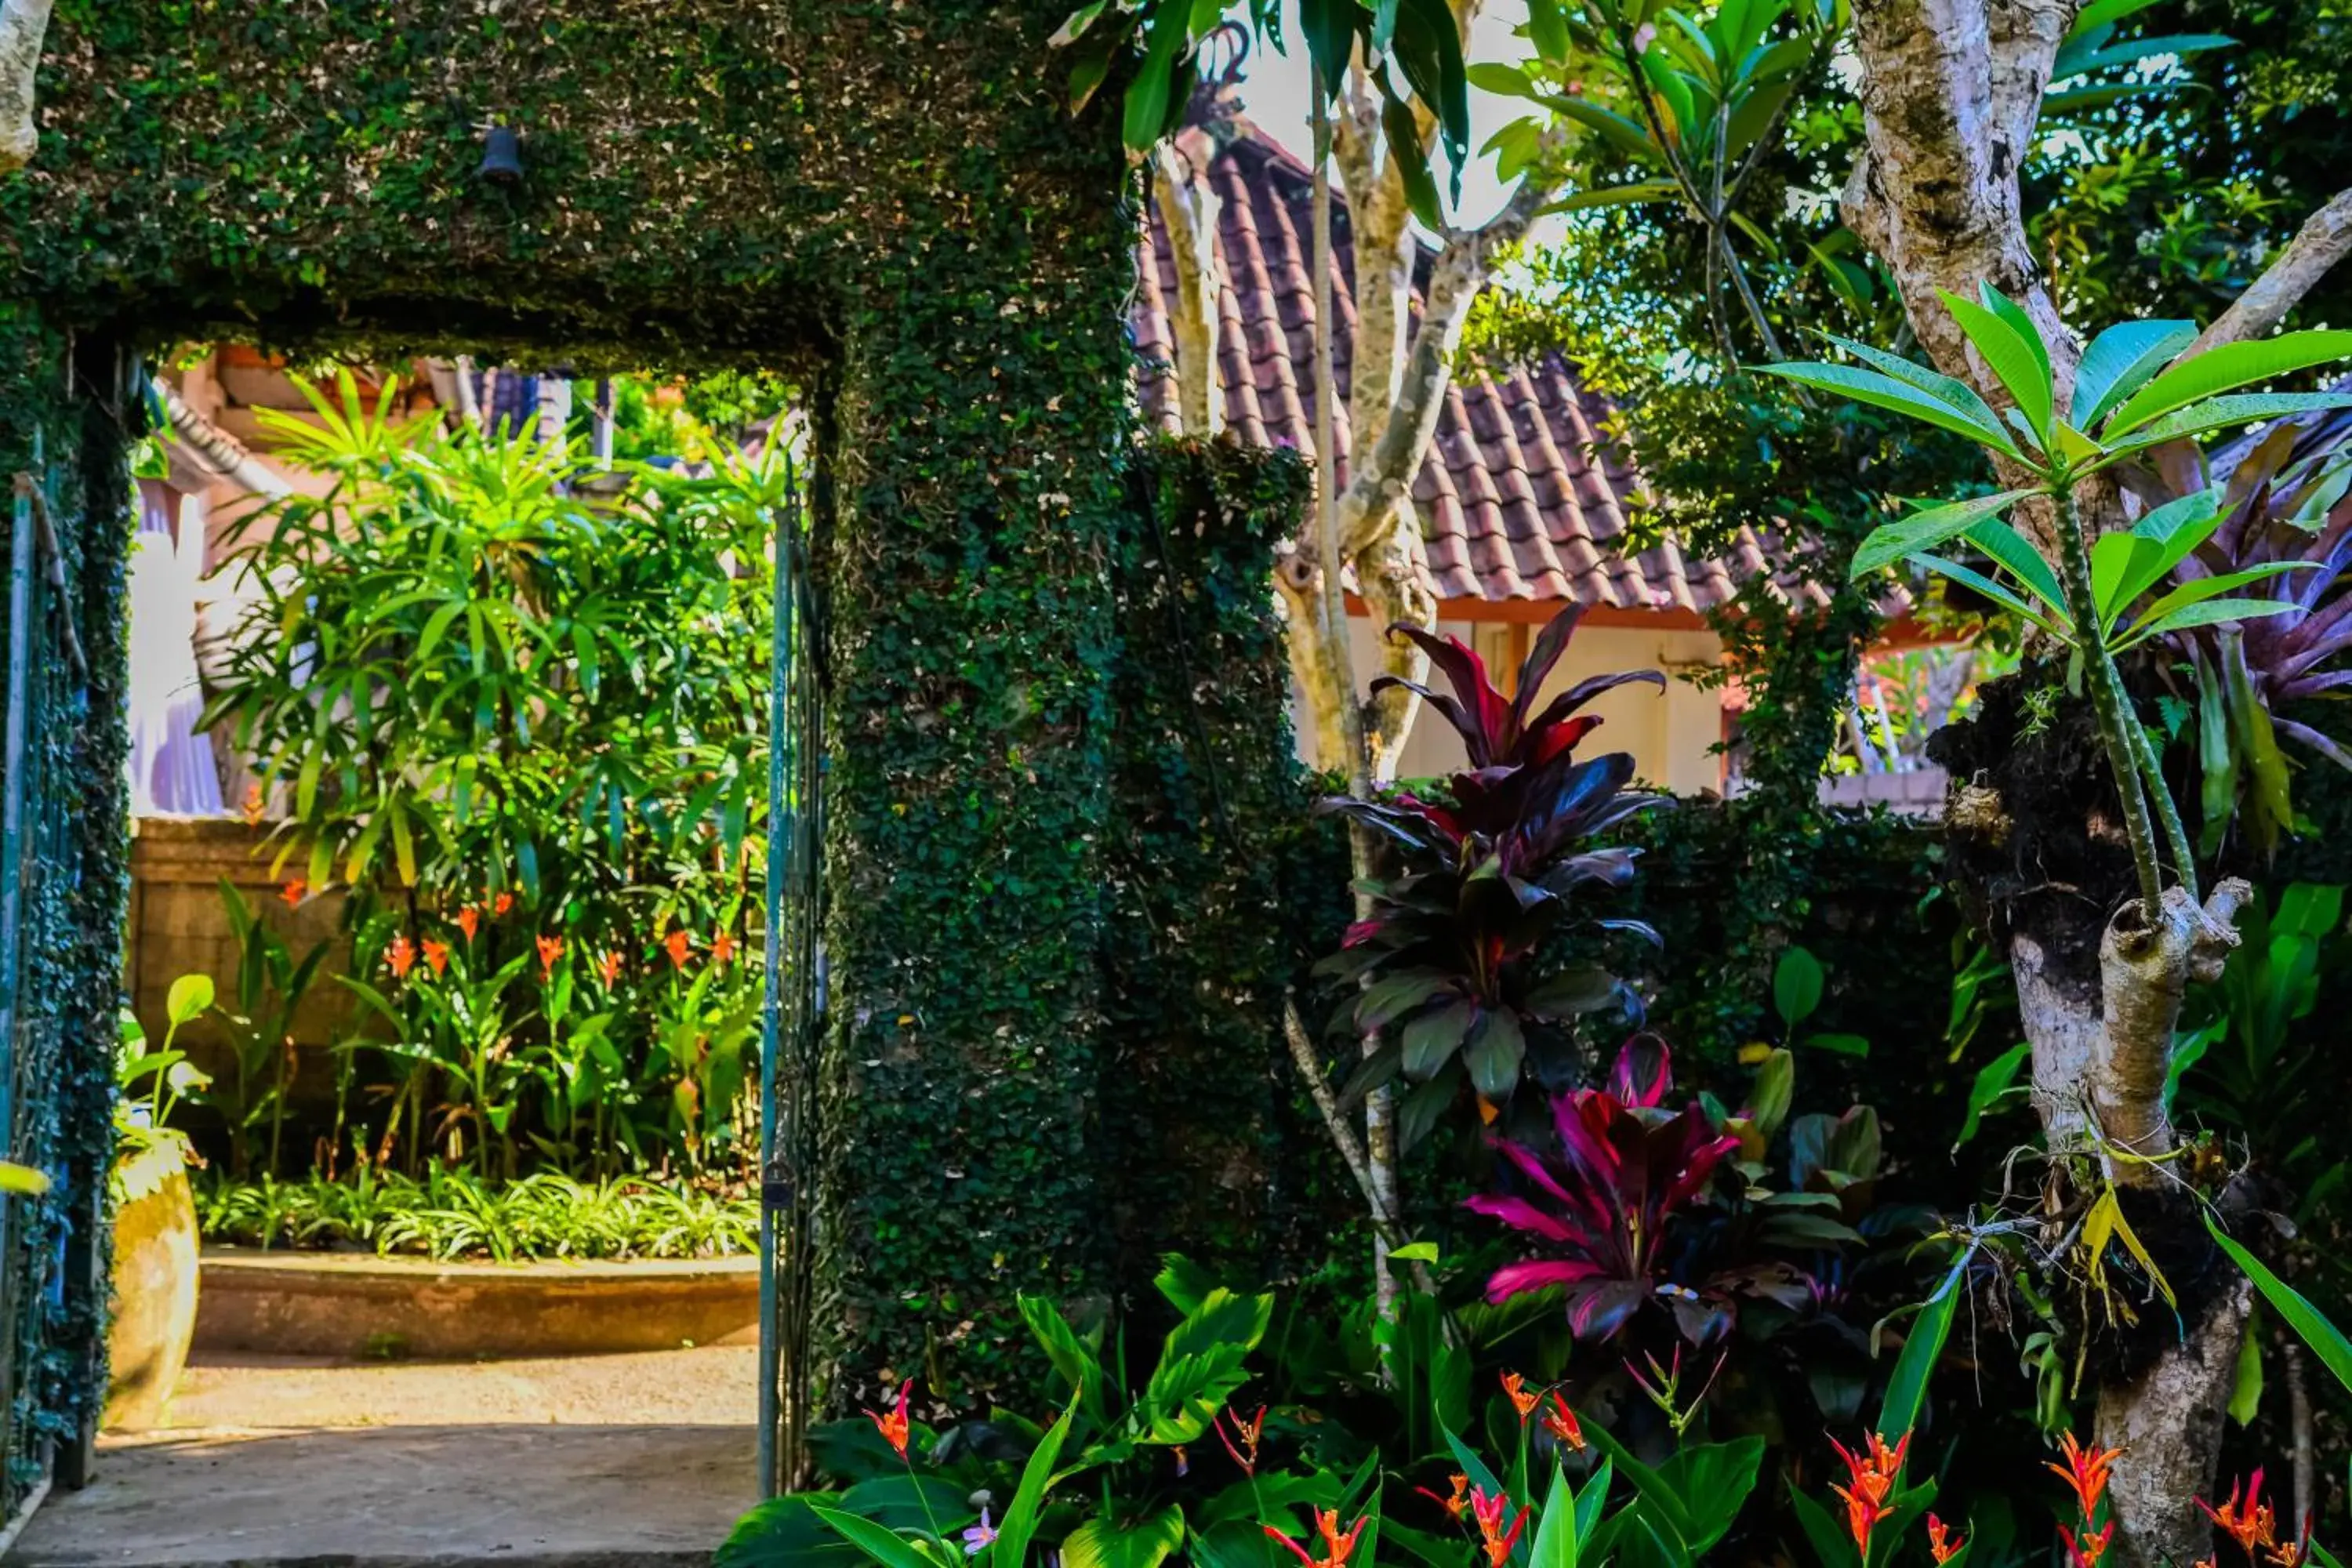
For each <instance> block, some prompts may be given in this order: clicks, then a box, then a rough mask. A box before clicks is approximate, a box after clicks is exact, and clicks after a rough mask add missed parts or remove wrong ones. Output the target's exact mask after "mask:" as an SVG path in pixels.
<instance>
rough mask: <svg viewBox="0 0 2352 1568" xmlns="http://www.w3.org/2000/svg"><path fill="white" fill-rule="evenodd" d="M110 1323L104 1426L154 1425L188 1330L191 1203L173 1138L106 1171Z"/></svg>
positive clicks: (192, 1289) (181, 1362)
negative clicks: (110, 1201)
mask: <svg viewBox="0 0 2352 1568" xmlns="http://www.w3.org/2000/svg"><path fill="white" fill-rule="evenodd" d="M114 1184H115V1192H116V1194H117V1202H116V1205H115V1210H114V1276H113V1284H114V1321H113V1324H112V1326H111V1327H110V1329H109V1330H108V1331H107V1337H106V1349H107V1358H108V1363H109V1367H110V1373H111V1379H110V1383H109V1384H108V1387H107V1393H106V1425H107V1426H111V1427H118V1428H122V1429H125V1430H130V1431H138V1430H141V1429H142V1428H145V1427H150V1426H159V1425H161V1424H162V1422H163V1406H164V1403H165V1401H167V1400H169V1399H170V1398H171V1396H172V1389H173V1385H174V1384H177V1383H178V1382H179V1381H180V1373H181V1370H182V1369H183V1368H184V1367H185V1366H186V1365H187V1364H188V1344H189V1342H190V1341H192V1340H193V1339H194V1337H195V1332H196V1250H197V1236H196V1201H195V1195H194V1193H193V1192H191V1191H190V1189H189V1186H188V1167H187V1161H186V1157H185V1155H184V1152H183V1149H182V1146H181V1144H180V1142H179V1141H178V1140H177V1139H174V1138H164V1139H159V1140H157V1141H156V1142H153V1143H152V1144H151V1145H149V1146H148V1147H146V1148H144V1149H132V1150H129V1151H126V1152H124V1153H123V1155H122V1156H121V1158H120V1159H118V1160H117V1161H116V1163H115V1167H114Z"/></svg>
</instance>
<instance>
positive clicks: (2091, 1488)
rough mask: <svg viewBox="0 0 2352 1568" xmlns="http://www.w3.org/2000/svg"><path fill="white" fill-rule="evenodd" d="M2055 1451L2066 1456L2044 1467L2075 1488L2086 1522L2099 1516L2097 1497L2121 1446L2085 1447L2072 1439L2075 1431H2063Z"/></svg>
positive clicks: (2105, 1485)
mask: <svg viewBox="0 0 2352 1568" xmlns="http://www.w3.org/2000/svg"><path fill="white" fill-rule="evenodd" d="M2058 1451H2059V1452H2060V1453H2062V1454H2063V1455H2065V1456H2066V1462H2065V1463H2064V1464H2063V1465H2054V1464H2053V1465H2046V1466H2045V1468H2047V1469H2048V1470H2049V1471H2050V1473H2051V1474H2052V1475H2054V1476H2056V1477H2057V1478H2058V1479H2060V1480H2062V1481H2064V1482H2065V1483H2066V1484H2067V1485H2068V1486H2070V1487H2072V1488H2073V1489H2074V1501H2075V1502H2076V1503H2077V1504H2079V1505H2080V1506H2081V1508H2082V1510H2083V1522H2084V1524H2088V1523H2090V1522H2091V1521H2093V1520H2095V1519H2096V1518H2098V1516H2099V1498H2100V1496H2101V1495H2102V1494H2103V1493H2105V1491H2106V1489H2107V1472H2108V1471H2109V1470H2110V1469H2112V1468H2115V1462H2116V1458H2118V1457H2119V1456H2120V1455H2121V1454H2122V1453H2123V1450H2122V1449H2121V1448H2102V1447H2099V1446H2098V1445H2097V1444H2096V1443H2094V1444H2092V1445H2091V1446H2090V1447H2087V1448H2085V1447H2083V1446H2082V1445H2081V1444H2080V1443H2077V1442H2076V1441H2074V1434H2073V1433H2072V1432H2062V1433H2060V1434H2059V1436H2058Z"/></svg>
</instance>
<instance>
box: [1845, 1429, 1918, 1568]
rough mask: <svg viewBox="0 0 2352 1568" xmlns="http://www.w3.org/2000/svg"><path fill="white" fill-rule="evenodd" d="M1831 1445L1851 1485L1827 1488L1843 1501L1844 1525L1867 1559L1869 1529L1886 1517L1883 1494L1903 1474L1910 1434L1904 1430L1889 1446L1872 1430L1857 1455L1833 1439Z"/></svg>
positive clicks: (1893, 1486) (1864, 1559)
mask: <svg viewBox="0 0 2352 1568" xmlns="http://www.w3.org/2000/svg"><path fill="white" fill-rule="evenodd" d="M1830 1447H1832V1448H1835V1449H1836V1450H1837V1451H1838V1458H1841V1459H1843V1460H1844V1461H1845V1468H1846V1471H1847V1479H1849V1480H1851V1481H1852V1482H1853V1485H1852V1486H1850V1487H1841V1486H1832V1487H1831V1488H1830V1490H1832V1491H1833V1492H1835V1493H1837V1495H1838V1496H1840V1497H1842V1498H1843V1499H1844V1500H1845V1527H1846V1531H1847V1532H1848V1533H1850V1534H1851V1535H1852V1536H1853V1543H1854V1546H1855V1548H1856V1549H1857V1550H1859V1551H1860V1552H1861V1553H1862V1558H1863V1561H1864V1562H1865V1563H1867V1562H1868V1561H1870V1532H1871V1531H1872V1529H1873V1528H1874V1527H1875V1526H1876V1525H1877V1523H1878V1521H1880V1520H1882V1519H1884V1518H1885V1517H1886V1497H1887V1494H1888V1493H1889V1492H1891V1491H1893V1490H1894V1489H1895V1477H1896V1476H1898V1475H1900V1474H1902V1473H1903V1457H1904V1455H1905V1454H1906V1452H1907V1451H1908V1450H1909V1449H1910V1447H1911V1434H1910V1433H1908V1432H1906V1433H1904V1434H1903V1436H1901V1437H1900V1438H1898V1439H1897V1440H1896V1441H1895V1447H1892V1448H1890V1447H1887V1446H1886V1439H1885V1438H1884V1437H1882V1436H1879V1435H1878V1434H1877V1433H1875V1432H1873V1433H1872V1434H1871V1435H1870V1443H1869V1446H1868V1447H1865V1448H1864V1450H1863V1451H1862V1452H1861V1453H1859V1454H1856V1453H1854V1452H1853V1451H1852V1450H1850V1449H1848V1448H1847V1447H1846V1446H1845V1445H1844V1444H1843V1443H1841V1442H1839V1441H1838V1440H1837V1439H1836V1438H1834V1437H1832V1438H1831V1439H1830Z"/></svg>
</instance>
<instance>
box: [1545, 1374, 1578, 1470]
mask: <svg viewBox="0 0 2352 1568" xmlns="http://www.w3.org/2000/svg"><path fill="white" fill-rule="evenodd" d="M1543 1429H1544V1430H1545V1431H1547V1432H1549V1433H1550V1434H1551V1436H1552V1441H1553V1442H1555V1443H1558V1444H1559V1445H1560V1446H1561V1447H1564V1448H1566V1449H1568V1450H1569V1451H1570V1453H1574V1454H1581V1453H1582V1452H1584V1426H1583V1424H1582V1423H1580V1422H1579V1421H1578V1420H1577V1418H1576V1412H1575V1411H1573V1410H1570V1408H1569V1407H1568V1401H1567V1400H1565V1399H1563V1398H1561V1397H1560V1394H1559V1390H1558V1389H1556V1388H1555V1389H1553V1390H1552V1392H1551V1408H1550V1409H1549V1410H1547V1411H1545V1412H1544V1413H1543Z"/></svg>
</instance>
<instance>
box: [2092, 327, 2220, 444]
mask: <svg viewBox="0 0 2352 1568" xmlns="http://www.w3.org/2000/svg"><path fill="white" fill-rule="evenodd" d="M2196 341H2197V323H2196V322H2194V321H2119V322H2117V323H2116V325H2114V326H2112V327H2109V328H2108V329H2107V330H2106V331H2104V332H2101V333H2100V334H2099V335H2098V336H2097V337H2095V338H2093V339H2092V340H2091V342H2090V346H2089V347H2087V348H2085V349H2084V351H2083V363H2081V364H2080V365H2079V366H2077V367H2076V368H2075V371H2074V416H2073V423H2074V426H2075V427H2076V428H2078V429H2083V430H2088V429H2090V428H2091V427H2093V426H2095V425H2097V424H2098V422H2099V421H2100V420H2101V419H2103V418H2105V416H2106V414H2107V411H2108V410H2109V409H2111V408H2113V407H2114V406H2115V405H2116V404H2118V403H2120V402H2121V401H2123V399H2125V398H2126V397H2128V396H2130V395H2132V394H2133V393H2134V392H2137V391H2138V390H2139V388H2140V387H2141V386H2142V385H2143V384H2146V383H2147V378H2148V377H2150V376H2152V375H2154V374H2156V373H2157V372H2158V370H2160V369H2162V368H2163V367H2164V366H2165V364H2166V363H2168V362H2169V361H2170V360H2172V359H2173V358H2174V357H2175V356H2176V355H2178V354H2179V353H2180V351H2181V350H2183V349H2185V348H2187V347H2188V346H2189V344H2190V343H2193V342H2196Z"/></svg>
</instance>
